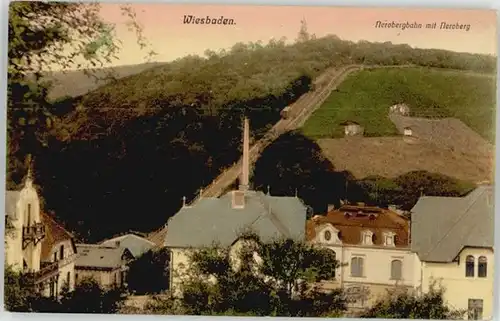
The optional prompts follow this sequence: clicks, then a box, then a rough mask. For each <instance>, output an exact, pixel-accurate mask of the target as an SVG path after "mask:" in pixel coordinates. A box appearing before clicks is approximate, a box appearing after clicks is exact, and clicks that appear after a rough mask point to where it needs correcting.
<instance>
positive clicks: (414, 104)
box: [302, 68, 496, 142]
mask: <svg viewBox="0 0 500 321" xmlns="http://www.w3.org/2000/svg"><path fill="white" fill-rule="evenodd" d="M495 82H496V79H495V77H494V76H491V75H486V74H478V73H472V72H461V71H454V70H449V69H448V70H447V69H443V70H440V69H429V68H409V69H374V70H364V71H360V72H357V73H355V74H352V75H350V76H349V77H348V78H347V79H346V80H345V81H344V82H343V83H342V84H341V85H340V86H339V88H338V90H337V91H334V92H332V94H331V95H330V96H329V97H328V98H327V100H326V101H325V102H324V103H323V105H322V106H321V107H320V108H319V109H318V110H316V111H315V112H314V114H313V115H312V116H311V117H310V118H309V119H308V121H307V122H306V123H305V124H304V126H303V128H302V131H303V133H304V134H305V135H306V136H308V137H310V138H313V139H319V138H338V137H342V136H343V128H342V126H340V123H342V122H343V121H346V120H351V121H356V122H358V123H360V124H361V125H362V126H363V127H364V130H365V136H393V135H397V134H398V132H397V129H396V127H395V126H394V124H393V123H392V122H391V121H390V119H389V118H388V117H387V116H388V111H389V107H390V106H392V105H394V104H397V103H406V104H407V105H409V106H410V110H411V116H413V117H428V118H442V117H456V118H458V119H460V120H462V121H463V122H464V123H465V124H467V125H468V126H469V127H470V128H472V129H473V130H475V131H476V132H477V133H479V134H480V135H481V136H482V137H484V138H485V139H487V140H488V141H490V142H493V141H494V136H495V134H494V126H495V105H496V84H495Z"/></svg>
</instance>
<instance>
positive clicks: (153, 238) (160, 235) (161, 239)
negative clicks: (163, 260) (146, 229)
mask: <svg viewBox="0 0 500 321" xmlns="http://www.w3.org/2000/svg"><path fill="white" fill-rule="evenodd" d="M166 236H167V226H164V227H162V228H160V229H158V230H156V231H153V232H151V233H149V235H148V237H147V238H146V239H147V240H148V241H150V242H153V243H154V244H156V247H155V248H159V247H163V246H164V245H165V237H166Z"/></svg>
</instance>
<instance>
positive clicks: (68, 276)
mask: <svg viewBox="0 0 500 321" xmlns="http://www.w3.org/2000/svg"><path fill="white" fill-rule="evenodd" d="M66 283H67V284H68V289H70V290H71V272H70V271H68V273H67V274H66Z"/></svg>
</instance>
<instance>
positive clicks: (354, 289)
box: [307, 205, 415, 309]
mask: <svg viewBox="0 0 500 321" xmlns="http://www.w3.org/2000/svg"><path fill="white" fill-rule="evenodd" d="M307 240H308V241H309V242H311V243H313V244H318V245H320V246H323V247H326V248H328V249H330V250H332V251H333V252H334V253H335V256H336V258H337V260H339V262H340V263H341V267H340V268H339V269H338V270H337V271H336V280H335V281H333V282H331V281H329V282H326V283H324V286H325V287H327V288H330V287H342V288H344V289H345V291H346V293H347V294H348V296H349V297H350V299H351V305H350V307H351V308H353V309H356V308H358V309H363V308H367V307H369V306H370V305H371V304H373V303H374V302H375V301H376V300H377V299H378V298H379V297H380V296H381V295H386V294H387V290H390V289H405V290H408V289H413V288H414V284H415V280H414V278H415V271H414V268H415V266H414V255H413V253H412V252H411V251H410V247H409V243H408V242H409V223H408V219H406V218H405V217H404V216H402V215H400V214H398V213H395V212H393V211H390V210H387V209H382V208H377V207H367V206H352V205H344V206H342V207H340V208H339V209H338V210H332V211H330V212H328V213H327V214H326V215H325V216H320V215H317V216H315V217H313V218H312V219H311V220H309V221H308V222H307Z"/></svg>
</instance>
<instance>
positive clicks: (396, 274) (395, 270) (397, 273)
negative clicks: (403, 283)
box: [391, 260, 403, 280]
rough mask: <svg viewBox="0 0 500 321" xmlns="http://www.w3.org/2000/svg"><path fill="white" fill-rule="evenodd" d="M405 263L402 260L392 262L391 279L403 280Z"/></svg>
mask: <svg viewBox="0 0 500 321" xmlns="http://www.w3.org/2000/svg"><path fill="white" fill-rule="evenodd" d="M402 269H403V262H401V260H392V262H391V279H392V280H401V275H402V274H403V273H402Z"/></svg>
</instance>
